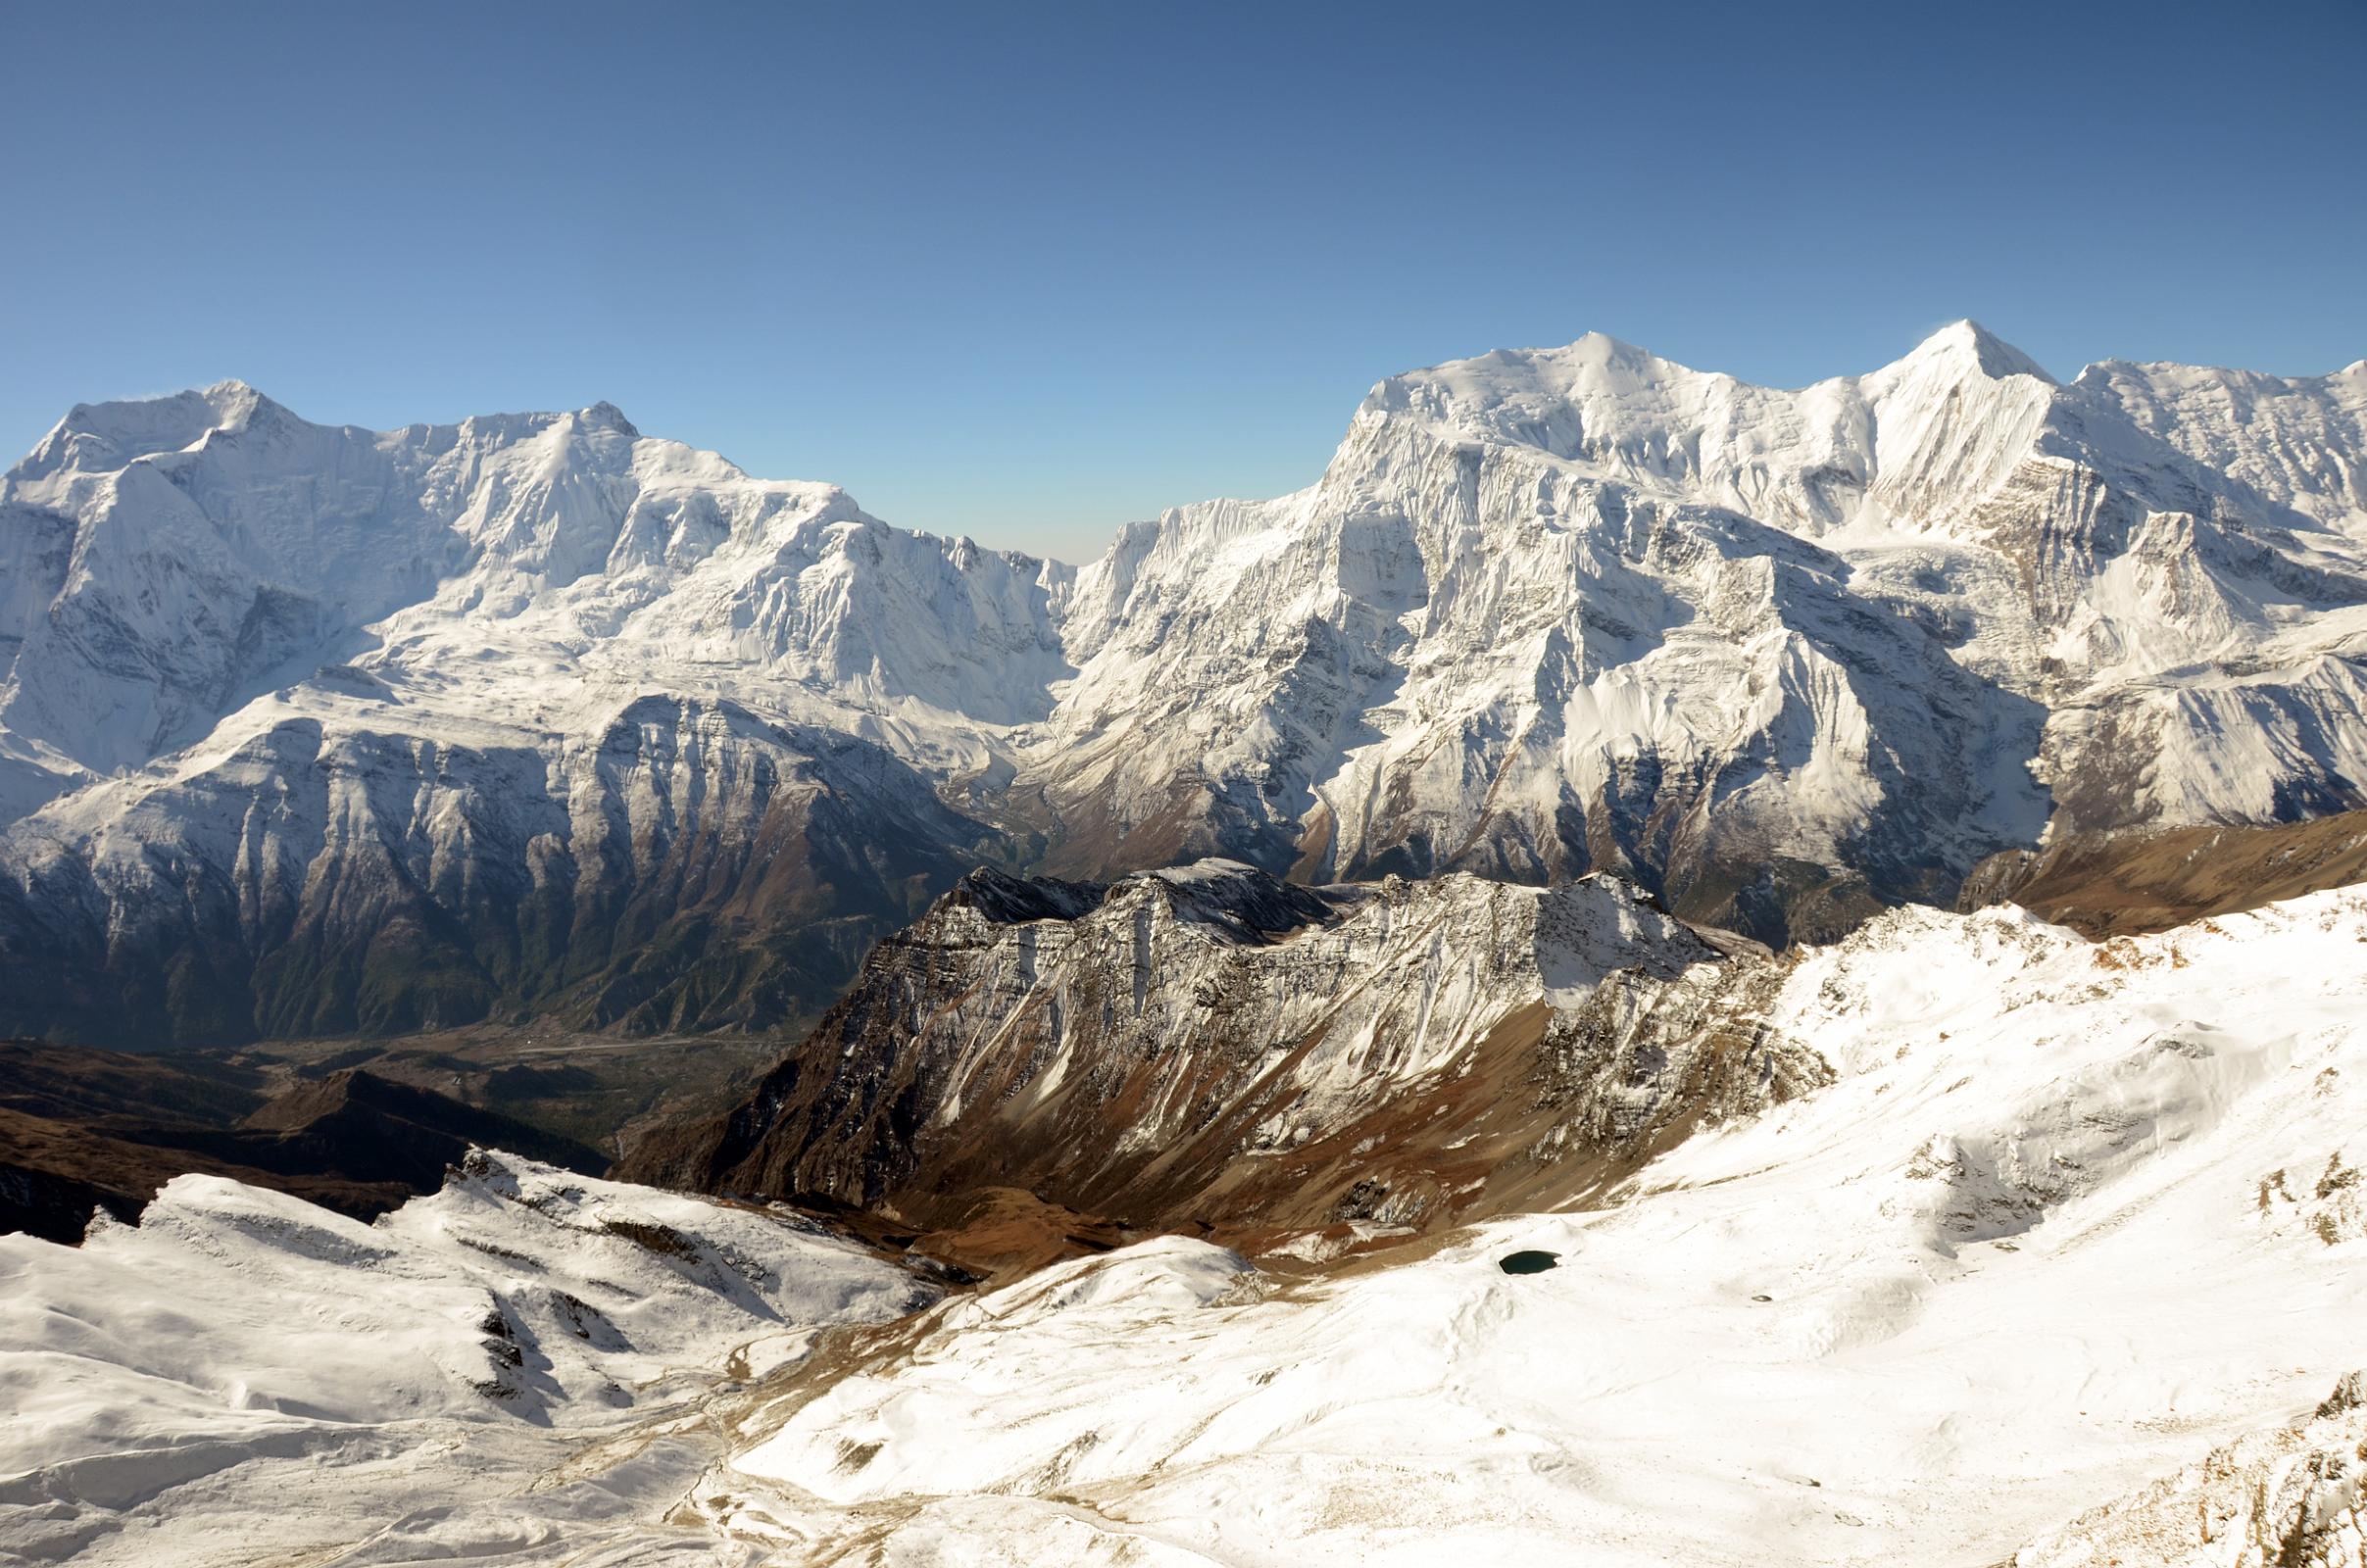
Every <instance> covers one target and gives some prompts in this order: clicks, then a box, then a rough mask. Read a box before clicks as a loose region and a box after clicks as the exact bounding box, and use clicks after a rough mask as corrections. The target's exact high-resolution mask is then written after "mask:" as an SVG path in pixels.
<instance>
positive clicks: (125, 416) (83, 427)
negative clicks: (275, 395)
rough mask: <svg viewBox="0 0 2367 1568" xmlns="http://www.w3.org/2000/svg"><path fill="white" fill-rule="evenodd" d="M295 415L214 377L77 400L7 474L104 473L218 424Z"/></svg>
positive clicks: (198, 437)
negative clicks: (162, 389)
mask: <svg viewBox="0 0 2367 1568" xmlns="http://www.w3.org/2000/svg"><path fill="white" fill-rule="evenodd" d="M271 416H279V417H293V416H289V415H288V414H287V411H286V410H285V409H283V408H281V407H280V406H279V405H278V404H276V403H274V402H272V401H271V399H270V398H267V397H265V396H264V395H263V394H262V393H261V392H258V391H256V390H255V389H254V388H253V387H251V386H249V385H247V384H246V383H245V382H244V381H217V382H215V383H214V384H213V385H212V386H209V387H206V388H204V389H203V390H201V391H189V392H175V393H173V394H171V395H170V396H166V397H153V398H125V399H120V400H117V401H114V402H108V403H77V404H75V405H74V407H73V408H72V409H70V410H68V411H67V414H66V417H64V418H63V419H60V420H59V421H58V422H57V424H56V425H54V426H53V427H52V428H51V429H50V432H49V434H48V435H46V436H44V437H42V438H41V442H40V444H39V445H38V446H36V447H34V448H33V450H32V451H31V452H30V453H28V454H27V455H26V456H25V459H24V460H23V461H22V462H20V463H19V464H18V465H17V466H15V467H13V468H11V469H9V471H8V478H9V479H11V480H14V481H16V482H18V483H22V484H29V483H32V482H35V481H38V480H42V479H46V478H49V477H50V476H51V475H53V474H58V473H64V472H76V473H104V472H107V471H109V470H112V469H116V468H121V467H123V466H126V465H128V464H131V463H136V462H138V461H139V460H140V459H141V458H146V457H153V456H155V455H156V454H158V453H161V452H181V451H185V450H187V449H188V448H189V447H191V446H194V445H196V444H197V443H198V442H200V441H202V440H204V439H205V438H206V436H208V435H209V434H211V433H212V432H214V431H216V430H240V429H244V428H246V426H247V425H248V424H249V423H251V422H253V421H254V420H255V419H257V418H258V417H271Z"/></svg>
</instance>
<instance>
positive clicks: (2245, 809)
mask: <svg viewBox="0 0 2367 1568" xmlns="http://www.w3.org/2000/svg"><path fill="white" fill-rule="evenodd" d="M2363 430H2367V365H2361V366H2353V367H2351V368H2349V369H2347V370H2344V371H2342V372H2340V373H2338V374H2335V375H2331V376H2324V377H2316V378H2307V379H2295V380H2280V379H2275V378H2271V377H2266V376H2257V375H2250V374H2246V373H2243V372H2236V371H2219V370H2201V369H2194V368H2186V367H2177V366H2134V365H2123V364H2108V365H2102V366H2096V367H2091V368H2089V369H2088V370H2087V371H2086V372H2085V373H2083V374H2082V375H2081V376H2079V377H2078V378H2077V379H2076V380H2074V381H2072V382H2070V383H2069V384H2060V383H2057V382H2056V381H2054V380H2053V379H2052V378H2050V377H2049V376H2048V375H2047V374H2046V372H2045V371H2044V370H2043V369H2041V368H2039V367H2038V366H2036V365H2035V364H2033V363H2032V362H2030V361H2029V360H2028V359H2027V358H2025V357H2024V356H2022V355H2020V354H2018V353H2017V352H2015V351H2014V350H2013V349H2011V348H2010V347H2008V346H2007V345H2005V344H2003V343H2001V342H1999V341H1998V340H1997V339H1996V338H1995V337H1993V336H1991V335H1989V334H1988V333H1986V332H1984V331H1982V330H1981V329H1980V328H1978V327H1975V326H1973V325H1971V324H1970V323H1959V324H1957V325H1956V326H1953V327H1949V328H1947V329H1945V330H1943V331H1941V332H1940V333H1938V334H1936V335H1934V336H1933V337H1932V338H1931V340H1930V341H1928V342H1926V343H1925V344H1923V345H1922V346H1920V347H1919V348H1917V349H1916V350H1915V351H1914V352H1913V353H1912V354H1909V355H1908V356H1907V357H1906V358H1904V359H1902V360H1900V361H1899V362H1898V363H1897V364H1894V365H1891V366H1888V367H1886V368H1882V369H1880V370H1877V371H1874V372H1872V373H1871V374H1868V375H1864V376H1856V377H1844V378H1838V379H1835V380H1831V381H1827V382H1822V383H1819V384H1818V385H1816V386H1813V387H1808V388H1805V389H1802V390H1799V391H1784V390H1777V389H1772V388H1765V387H1755V386H1751V385H1748V384H1746V383H1743V382H1740V381H1737V380H1735V379H1734V378H1732V377H1730V376H1724V375H1718V374H1713V373H1708V372H1703V371H1698V370H1694V369H1690V368H1686V367H1683V366H1679V365H1675V364H1672V363H1670V362H1668V361H1665V360H1662V359H1658V358H1656V357H1654V356H1652V355H1651V354H1648V353H1646V352H1644V351H1643V350H1641V349H1637V348H1633V347H1631V346H1629V345H1626V344H1622V343H1619V342H1616V341H1614V340H1612V339H1609V338H1604V337H1601V336H1590V337H1587V338H1583V339H1581V340H1579V341H1578V342H1577V343H1574V344H1571V345H1569V346H1568V347H1566V348H1561V349H1553V350H1539V351H1522V352H1513V353H1497V354H1491V355H1486V356H1482V357H1481V358H1479V359H1476V360H1468V361H1463V362H1458V363H1455V364H1451V365H1446V366H1441V367H1437V368H1432V369H1429V370H1423V371H1418V372H1414V373H1411V374H1407V375H1404V376H1397V377H1393V378H1391V379H1390V380H1387V381H1385V382H1383V383H1381V384H1380V385H1379V386H1378V387H1376V388H1375V389H1374V390H1373V392H1372V393H1371V395H1370V396H1369V397H1368V398H1367V399H1366V400H1365V402H1364V404H1363V406H1362V407H1361V408H1360V409H1359V410H1358V411H1357V412H1356V416H1355V417H1354V419H1353V421H1352V422H1351V424H1350V427H1349V430H1348V433H1347V436H1346V439H1345V440H1344V441H1343V442H1342V443H1341V445H1340V447H1339V449H1338V450H1337V452H1336V453H1335V454H1334V456H1333V458H1332V460H1331V463H1330V465H1329V466H1328V467H1327V468H1326V469H1325V471H1324V473H1323V475H1322V477H1321V479H1320V480H1319V481H1318V482H1317V483H1315V484H1314V485H1312V486H1310V487H1308V488H1307V489H1306V490H1304V491H1301V492H1299V493H1298V494H1295V495H1292V496H1287V497H1284V498H1282V499H1280V500H1275V501H1266V502H1235V501H1224V502H1211V503H1207V504H1204V505H1200V506H1194V507H1186V508H1183V509H1180V510H1178V511H1175V512H1170V513H1168V514H1166V515H1164V516H1162V517H1161V518H1159V520H1157V521H1155V522H1145V523H1137V524H1134V525H1131V526H1129V527H1127V528H1126V529H1124V530H1123V531H1122V532H1121V533H1120V535H1119V537H1118V538H1117V540H1116V542H1115V543H1114V544H1113V545H1112V546H1111V548H1110V551H1109V552H1108V553H1107V554H1105V555H1104V556H1103V557H1102V558H1101V559H1100V560H1099V561H1096V562H1094V563H1092V564H1088V565H1086V566H1084V567H1082V568H1071V567H1068V566H1064V565H1060V564H1057V563H1045V562H1038V561H1035V560H1032V559H1030V558H1027V557H1024V556H1016V555H1008V554H1000V553H996V552H990V551H986V550H981V549H980V548H978V547H977V546H976V545H975V544H973V543H971V542H970V541H968V540H965V539H940V538H935V537H932V536H929V535H926V534H919V533H912V532H907V531H905V530H902V529H897V528H892V527H889V526H888V525H887V524H885V523H883V522H880V521H878V520H877V519H875V518H872V517H870V516H867V515H864V514H863V512H862V511H861V510H860V509H859V508H858V507H857V506H856V505H855V503H854V502H853V501H852V500H851V499H850V498H849V497H848V496H847V495H846V494H845V492H843V491H841V490H839V489H837V488H835V487H833V486H830V485H826V484H814V483H799V482H786V481H770V480H760V479H755V478H752V477H750V476H748V475H747V474H744V473H742V472H741V471H740V470H738V469H737V468H735V467H733V466H731V465H730V464H728V463H726V462H724V461H723V460H722V459H721V458H719V457H717V456H715V454H713V453H706V452H700V451H696V450H694V449H692V448H690V447H687V446H683V445H680V444H679V443H675V442H670V441H663V440H657V439H654V438H651V437H647V436H644V435H642V434H641V433H640V432H639V431H638V430H636V429H635V428H634V427H633V426H632V425H631V424H630V423H629V422H628V421H627V420H626V419H625V418H624V417H623V416H622V415H621V414H619V413H618V412H617V411H616V409H614V408H613V407H610V406H608V405H605V404H602V405H595V406H593V407H591V408H587V409H581V410H577V411H575V412H573V413H567V414H538V415H510V416H495V417H484V418H476V419H468V420H465V421H462V422H461V423H459V424H456V425H433V426H431V425H414V426H410V427H407V428H405V429H401V430H395V431H384V432H371V431H366V430H358V429H353V428H349V427H348V428H336V427H328V426H322V425H315V424H311V423H309V422H307V421H305V420H303V419H301V418H298V417H296V416H295V415H293V414H291V413H290V412H288V411H287V410H285V409H283V408H281V407H279V406H278V405H277V404H274V403H272V402H271V400H269V399H268V398H265V397H263V396H262V395H261V394H259V393H257V392H255V391H254V390H253V389H252V388H249V387H245V386H242V385H240V384H238V383H235V382H228V383H223V384H222V385H220V386H217V387H213V388H210V389H208V390H206V391H204V392H193V393H186V394H182V395H180V396H177V397H173V398H166V399H159V400H153V401H147V402H136V403H121V404H107V405H100V406H95V407H81V408H77V409H75V410H74V411H73V413H71V414H70V415H69V416H68V417H67V418H66V419H65V420H64V421H63V422H61V423H60V425H59V426H58V427H57V429H56V430H55V431H53V432H52V433H51V435H50V436H49V437H48V438H47V439H46V440H45V441H44V442H43V443H42V444H41V445H40V446H39V447H38V448H37V449H36V450H35V451H34V452H33V453H32V454H31V455H30V456H29V457H27V458H26V459H25V461H24V462H22V463H20V464H19V465H18V466H16V467H15V468H14V469H12V470H10V472H9V473H8V474H7V475H6V476H5V477H4V478H0V825H4V826H5V832H4V833H0V969H4V970H5V971H6V972H8V973H10V974H12V975H14V974H36V973H37V974H40V975H44V976H46V975H51V974H63V975H65V976H66V983H65V984H63V985H53V984H49V983H47V982H45V983H43V984H41V985H38V986H11V987H9V988H8V989H7V991H6V993H5V995H6V997H7V1001H8V1007H9V1010H8V1011H7V1013H6V1016H5V1017H0V1026H6V1027H14V1028H21V1029H31V1030H40V1031H45V1032H55V1033H64V1034H71V1035H75V1036H78V1037H81V1038H85V1039H105V1040H112V1041H116V1042H119V1043H128V1042H134V1041H137V1042H144V1043H163V1042H169V1041H173V1040H181V1041H192V1040H219V1039H225V1038H240V1037H243V1036H247V1035H253V1034H257V1033H262V1034H280V1033H288V1032H303V1031H314V1030H344V1029H378V1030H390V1029H403V1028H409V1027H414V1026H417V1025H419V1024H422V1023H429V1022H446V1021H453V1020H456V1019H460V1018H464V1017H469V1018H473V1017H482V1016H497V1017H498V1016H501V1015H503V1014H504V1012H505V1010H506V1009H516V1008H518V1007H534V1008H538V1009H558V1010H563V1011H566V1012H567V1014H568V1015H569V1016H570V1017H572V1018H574V1019H576V1020H578V1021H584V1022H590V1023H594V1024H598V1025H601V1026H611V1025H614V1026H618V1027H629V1028H669V1029H670V1028H709V1027H725V1026H738V1025H741V1024H744V1023H747V1022H750V1021H752V1020H758V1019H777V1018H779V1017H780V1016H781V1015H782V1014H783V1013H784V1011H787V1012H796V1011H798V1010H799V1009H802V1008H806V1007H808V1006H809V1005H819V1004H820V1003H821V1002H823V1001H825V1000H826V999H827V998H828V997H830V996H832V995H834V994H835V993H836V992H837V991H838V990H839V989H840V988H841V987H842V986H843V985H844V983H845V982H846V981H847V979H848V978H849V977H850V976H851V975H852V973H853V969H854V966H855V963H856V961H857V959H858V957H859V956H860V954H861V952H862V951H863V946H864V945H865V943H867V941H868V940H869V939H871V938H872V937H875V936H877V935H879V934H882V933H884V932H885V931H888V930H892V929H894V928H895V927H896V926H898V925H900V924H902V923H903V922H904V921H906V920H908V919H910V918H911V917H912V915H913V914H914V913H916V912H917V911H918V910H919V909H921V908H922V907H925V906H926V903H927V901H928V900H929V899H930V898H932V897H934V896H935V895H937V894H939V893H942V892H944V891H945V889H946V888H947V887H949V886H950V885H951V884H952V882H953V880H954V879H955V878H956V877H957V876H959V875H960V874H961V873H962V871H964V870H966V869H968V868H970V867H971V866H974V865H976V864H978V863H980V862H981V861H986V862H990V863H995V864H1000V865H1004V866H1006V867H1008V868H1012V869H1026V870H1033V871H1041V872H1046V873H1049V874H1053V875H1056V876H1067V877H1078V878H1084V879H1089V880H1096V881H1107V880H1109V879H1110V878H1113V877H1120V876H1123V875H1125V874H1126V873H1129V872H1132V871H1136V870H1139V869H1142V868H1144V867H1148V866H1156V865H1171V864H1180V863H1187V862H1190V861H1193V860H1196V859H1199V858H1206V857H1217V858H1231V859H1236V860H1240V861H1243V862H1245V863H1249V864H1253V865H1256V866H1257V867H1259V868H1260V869H1262V870H1265V871H1267V872H1270V873H1273V874H1276V875H1285V876H1289V877H1291V878H1293V879H1295V880H1298V881H1301V882H1306V883H1323V882H1330V881H1341V880H1365V881H1368V880H1373V879H1376V878H1379V877H1383V876H1387V875H1391V874H1397V875H1404V876H1413V877H1427V876H1433V875H1437V874H1440V873H1443V872H1448V871H1468V872H1472V873H1474V874H1478V875H1483V876H1487V877H1491V878H1496V879H1500V880H1509V881H1515V882H1525V883H1535V884H1545V883H1552V882H1557V881H1566V880H1568V879H1570V878H1573V877H1576V876H1579V875H1582V874H1583V873H1585V872H1587V871H1589V870H1598V869H1599V870H1606V871H1613V872H1616V873H1618V874H1619V875H1621V876H1624V877H1628V878H1630V879H1633V880H1635V881H1637V882H1639V883H1641V884H1642V885H1644V886H1645V887H1647V888H1649V889H1651V890H1652V892H1653V893H1654V894H1655V895H1656V896H1658V897H1660V898H1661V899H1662V900H1663V901H1664V902H1666V903H1667V905H1668V906H1669V907H1670V908H1672V909H1673V910H1675V911H1676V912H1677V913H1679V914H1680V915H1682V916H1684V917H1686V918H1688V919H1694V920H1697V921H1701V922H1702V923H1704V924H1711V925H1717V926H1721V927H1725V928H1730V929H1737V930H1742V931H1745V932H1748V933H1750V934H1751V935H1752V936H1754V937H1757V938H1759V939H1761V940H1763V941H1766V942H1768V943H1770V944H1774V945H1779V946H1780V945H1785V944H1789V943H1792V942H1797V941H1802V940H1823V939H1828V938H1831V937H1834V936H1837V935H1840V934H1843V933H1845V932H1846V931H1848V930H1849V929H1851V928H1853V927H1854V926H1855V925H1857V924H1858V923H1859V922H1861V921H1863V920H1864V919H1866V918H1868V917H1869V916H1870V915H1872V914H1874V913H1875V912H1877V911H1878V910H1880V909H1881V908H1883V907H1887V906H1890V905H1894V904H1897V903H1899V902H1902V901H1909V902H1911V901H1924V902H1936V903H1940V904H1948V903H1951V902H1953V901H1954V900H1955V898H1956V897H1957V895H1958V892H1959V890H1960V888H1961V885H1962V882H1963V879H1964V877H1965V876H1966V874H1967V873H1968V872H1970V871H1971V869H1972V868H1973V867H1974V866H1975V865H1977V864H1979V863H1980V862H1981V861H1982V860H1983V859H1984V858H1987V857H1989V856H1991V855H1993V854H1996V853H1998V852H2003V851H2011V850H2017V849H2028V848H2031V847H2033V846H2035V845H2037V844H2038V843H2039V842H2040V840H2041V837H2042V835H2043V834H2044V833H2046V832H2047V831H2049V830H2050V829H2051V830H2052V831H2054V832H2056V833H2086V832H2118V831H2124V830H2128V829H2131V828H2138V827H2144V828H2159V827H2174V826H2181V825H2196V824H2221V823H2237V822H2267V821H2282V820H2291V819H2295V818H2299V817H2309V816H2317V815H2322V814H2327V813H2330V812H2334V811H2338V810H2342V809H2348V808H2353V807H2359V806H2362V805H2367V794H2363V793H2362V791H2363V789H2367V785H2363V784H2362V782H2361V781H2362V780H2367V662H2363V661H2367V509H2362V507H2361V505H2360V500H2359V495H2360V484H2361V481H2360V479H2359V477H2358V476H2359V474H2360V473H2361V472H2367V435H2362V431H2363ZM760 866H762V867H766V868H767V869H764V870H761V871H760V870H759V869H757V867H760ZM151 970H153V971H157V972H161V973H166V974H169V975H172V976H174V977H175V978H173V979H171V980H168V981H160V982H153V983H152V982H149V981H139V982H138V983H133V984H125V983H123V981H124V979H125V977H131V976H134V975H135V974H137V973H142V972H146V971H151ZM373 976H374V977H375V978H373Z"/></svg>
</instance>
